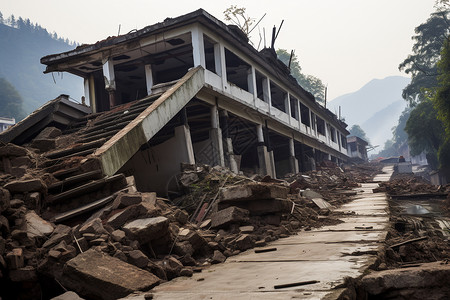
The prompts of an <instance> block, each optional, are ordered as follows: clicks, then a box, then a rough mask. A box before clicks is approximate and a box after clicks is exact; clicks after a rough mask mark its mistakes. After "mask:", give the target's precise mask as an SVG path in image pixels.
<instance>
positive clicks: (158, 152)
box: [0, 9, 349, 195]
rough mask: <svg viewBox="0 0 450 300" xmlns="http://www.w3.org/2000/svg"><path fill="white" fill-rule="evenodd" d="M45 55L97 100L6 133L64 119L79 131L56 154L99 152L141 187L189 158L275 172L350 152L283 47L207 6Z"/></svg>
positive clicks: (61, 107)
mask: <svg viewBox="0 0 450 300" xmlns="http://www.w3.org/2000/svg"><path fill="white" fill-rule="evenodd" d="M41 63H43V64H45V65H46V66H47V67H46V70H45V72H46V73H50V72H69V73H72V74H75V75H78V76H80V77H82V78H84V88H85V99H84V100H85V101H86V102H85V103H88V104H89V106H86V105H80V104H74V103H72V102H71V101H69V100H68V97H67V96H64V95H61V96H60V97H59V98H57V99H55V100H53V101H50V102H48V103H47V104H46V105H44V106H43V107H42V108H40V109H39V110H37V111H36V112H34V113H33V114H32V115H30V116H29V117H28V118H26V119H24V120H23V121H22V122H20V123H19V124H18V125H16V126H15V128H13V129H11V130H9V131H7V132H4V133H3V134H2V135H0V140H1V141H2V142H13V143H16V144H23V143H26V142H30V141H31V140H32V139H35V137H36V136H37V134H38V133H39V132H40V131H42V130H43V129H44V128H45V127H48V126H54V127H57V128H59V129H61V130H62V133H63V135H71V138H70V139H69V138H67V139H66V140H65V143H66V144H60V145H56V146H58V147H56V148H52V147H54V146H55V145H54V144H52V143H51V142H49V144H46V141H45V139H41V142H40V147H41V148H42V149H41V150H46V151H49V150H52V149H53V151H50V152H49V153H47V154H46V157H47V158H49V159H53V160H61V159H67V158H70V157H75V156H76V157H85V160H84V162H85V161H86V159H89V158H94V159H95V160H96V161H97V162H98V164H99V166H98V168H99V169H100V170H101V173H102V176H107V177H108V178H111V177H114V176H115V175H116V174H124V175H125V176H129V175H133V176H134V177H135V180H136V186H137V188H138V190H140V191H157V192H158V193H159V194H160V195H167V194H168V192H169V191H170V190H171V185H176V175H177V174H179V172H180V164H182V163H187V164H195V163H197V164H209V165H220V166H225V167H228V168H230V169H231V170H232V171H233V172H236V173H237V172H240V171H243V172H244V173H247V174H248V173H259V174H263V175H265V174H269V175H270V176H272V177H274V178H275V177H282V176H284V175H285V174H288V173H296V172H299V171H307V170H311V169H314V168H315V164H317V163H320V162H321V161H323V160H331V161H333V162H336V163H341V162H345V161H346V160H347V159H348V155H347V139H346V136H347V135H348V133H349V132H348V131H347V130H346V126H347V125H346V124H345V123H344V122H342V121H341V120H339V119H338V118H337V117H336V116H335V115H334V114H333V113H331V112H330V111H329V110H327V109H326V108H324V107H322V106H321V105H319V104H318V103H317V102H316V101H315V99H314V97H313V95H312V94H310V93H309V92H307V91H305V90H304V89H303V88H302V87H301V86H299V85H298V83H297V81H296V80H295V79H294V78H293V77H292V76H291V75H290V71H289V68H288V67H287V66H285V65H284V64H283V63H282V62H281V61H279V60H278V59H277V57H276V53H275V51H274V49H273V48H265V49H263V50H261V51H257V50H256V49H255V48H254V47H253V46H252V45H251V44H249V41H248V38H247V36H246V35H245V34H243V33H242V32H241V31H240V30H239V29H238V28H237V27H235V26H231V25H230V26H227V25H225V24H224V23H222V22H221V21H219V20H217V19H216V18H214V17H213V16H211V15H210V14H208V13H207V12H206V11H204V10H202V9H200V10H197V11H194V12H192V13H189V14H186V15H183V16H180V17H177V18H168V19H166V20H164V22H161V23H157V24H155V25H151V26H147V27H145V28H143V29H141V30H137V31H133V32H130V33H128V34H125V35H121V36H117V37H109V38H107V39H105V40H103V41H99V42H97V43H95V44H92V45H82V46H79V47H77V48H76V49H74V50H72V51H69V52H65V53H60V54H54V55H49V56H46V57H43V58H42V59H41ZM47 142H48V141H47ZM38 148H39V147H38ZM54 149H58V150H54ZM54 170H55V172H57V169H56V168H54ZM61 170H62V169H61ZM60 172H63V171H60ZM67 172H68V171H67ZM74 174H76V173H74ZM74 174H72V175H74ZM94 177H95V178H97V177H98V178H100V176H97V175H95V176H94Z"/></svg>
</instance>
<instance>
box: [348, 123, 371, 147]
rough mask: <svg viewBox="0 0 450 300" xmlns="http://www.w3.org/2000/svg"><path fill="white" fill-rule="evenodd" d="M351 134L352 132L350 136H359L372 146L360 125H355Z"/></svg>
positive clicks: (351, 129)
mask: <svg viewBox="0 0 450 300" xmlns="http://www.w3.org/2000/svg"><path fill="white" fill-rule="evenodd" d="M349 132H350V135H353V136H357V137H359V138H360V139H363V140H365V141H366V142H367V143H369V144H370V140H369V138H368V137H367V136H366V133H365V132H364V130H363V129H362V128H361V126H359V125H353V126H352V128H350V130H349Z"/></svg>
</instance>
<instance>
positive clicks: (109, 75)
mask: <svg viewBox="0 0 450 300" xmlns="http://www.w3.org/2000/svg"><path fill="white" fill-rule="evenodd" d="M103 78H104V80H105V89H106V91H107V92H108V94H109V108H110V109H111V108H112V107H114V106H116V105H117V103H116V79H115V75H114V64H113V61H112V60H110V59H108V60H107V61H106V62H105V63H104V64H103Z"/></svg>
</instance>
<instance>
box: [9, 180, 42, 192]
mask: <svg viewBox="0 0 450 300" xmlns="http://www.w3.org/2000/svg"><path fill="white" fill-rule="evenodd" d="M4 188H5V189H7V190H9V191H10V192H11V193H29V192H39V191H45V190H46V189H47V186H46V185H45V183H44V182H43V181H42V180H41V179H39V178H34V179H27V180H15V181H11V182H8V183H7V184H5V186H4Z"/></svg>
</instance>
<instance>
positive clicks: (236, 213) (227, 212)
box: [211, 206, 249, 228]
mask: <svg viewBox="0 0 450 300" xmlns="http://www.w3.org/2000/svg"><path fill="white" fill-rule="evenodd" d="M248 215H249V211H248V210H245V209H242V208H238V207H235V206H231V207H228V208H225V209H223V210H220V211H218V212H216V213H213V214H212V215H211V227H212V228H220V227H225V226H228V225H230V224H233V223H243V222H247V221H248Z"/></svg>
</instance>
